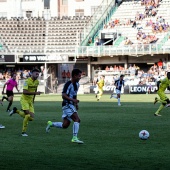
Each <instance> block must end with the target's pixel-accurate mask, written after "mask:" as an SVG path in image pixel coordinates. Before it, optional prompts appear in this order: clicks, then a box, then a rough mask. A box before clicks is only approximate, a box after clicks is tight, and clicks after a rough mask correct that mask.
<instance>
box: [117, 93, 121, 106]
mask: <svg viewBox="0 0 170 170" xmlns="http://www.w3.org/2000/svg"><path fill="white" fill-rule="evenodd" d="M117 101H118V106H121V103H120V92H119V93H118V94H117Z"/></svg>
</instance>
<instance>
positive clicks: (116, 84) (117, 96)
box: [110, 75, 124, 106]
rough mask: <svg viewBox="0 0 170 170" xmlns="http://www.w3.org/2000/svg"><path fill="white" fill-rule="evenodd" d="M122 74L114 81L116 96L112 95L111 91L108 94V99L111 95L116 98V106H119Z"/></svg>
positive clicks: (122, 84) (122, 82) (122, 85)
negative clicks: (109, 94)
mask: <svg viewBox="0 0 170 170" xmlns="http://www.w3.org/2000/svg"><path fill="white" fill-rule="evenodd" d="M123 78H124V75H121V76H120V78H119V79H118V80H116V81H115V84H114V85H115V86H116V94H117V95H116V96H114V95H113V93H112V94H111V96H110V99H111V98H112V97H114V98H116V99H117V100H118V106H121V103H120V94H121V90H122V87H124V80H123Z"/></svg>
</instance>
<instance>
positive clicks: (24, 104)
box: [9, 100, 34, 118]
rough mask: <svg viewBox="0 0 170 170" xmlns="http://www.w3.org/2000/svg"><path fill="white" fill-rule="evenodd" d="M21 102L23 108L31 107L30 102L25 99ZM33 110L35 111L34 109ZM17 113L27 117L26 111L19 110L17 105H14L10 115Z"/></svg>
mask: <svg viewBox="0 0 170 170" xmlns="http://www.w3.org/2000/svg"><path fill="white" fill-rule="evenodd" d="M20 103H21V107H22V110H29V108H30V104H29V102H27V101H25V100H21V101H20ZM32 112H34V110H33V111H32ZM15 113H18V114H19V115H20V116H21V117H23V118H25V113H24V111H21V110H18V109H17V108H16V107H13V109H12V110H11V111H10V112H9V116H12V115H13V114H15Z"/></svg>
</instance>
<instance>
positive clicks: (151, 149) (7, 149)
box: [0, 94, 170, 170]
mask: <svg viewBox="0 0 170 170" xmlns="http://www.w3.org/2000/svg"><path fill="white" fill-rule="evenodd" d="M168 96H169V97H170V95H168ZM155 97H156V94H151V95H146V94H142V95H122V96H121V104H122V106H118V105H117V100H116V99H110V95H103V96H102V98H101V100H100V101H99V102H97V101H96V98H95V95H91V94H89V95H88V94H87V95H78V99H79V100H80V103H79V111H78V112H79V116H80V118H81V124H80V129H79V134H78V137H79V138H80V140H83V141H84V144H81V145H80V144H75V143H71V138H72V124H71V126H70V127H69V128H68V129H57V128H54V127H53V128H51V131H50V132H49V133H46V132H45V128H46V124H47V121H48V120H51V121H61V112H62V110H61V101H62V99H61V95H41V96H37V97H36V99H35V105H34V106H35V119H34V121H33V122H29V125H28V130H27V133H28V135H29V136H28V137H22V136H21V129H22V121H23V118H21V117H20V116H19V115H18V114H14V115H12V117H9V115H8V113H6V112H5V111H6V107H7V104H8V103H7V102H4V106H0V109H1V111H0V113H1V115H0V123H1V124H3V125H4V126H6V128H5V129H0V148H1V149H0V154H1V156H0V169H3V170H51V169H56V170H57V169H63V170H64V169H66V170H73V169H77V170H94V169H99V170H119V169H121V170H126V169H127V170H132V169H134V170H154V169H160V170H169V169H170V160H169V158H170V108H164V109H163V110H162V112H161V115H162V117H155V116H154V115H153V114H154V112H155V111H156V110H157V109H158V107H159V105H160V103H156V104H155V105H154V104H153V101H154V98H155ZM19 99H20V96H15V97H14V103H13V106H16V107H17V108H18V109H20V103H19ZM144 129H145V130H148V131H149V133H150V138H149V139H148V140H146V141H143V140H141V139H139V136H138V134H139V132H140V131H141V130H144Z"/></svg>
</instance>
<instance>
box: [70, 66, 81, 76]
mask: <svg viewBox="0 0 170 170" xmlns="http://www.w3.org/2000/svg"><path fill="white" fill-rule="evenodd" d="M79 73H82V71H81V70H79V69H77V68H75V69H73V70H72V73H71V76H72V77H73V76H75V75H78V74H79Z"/></svg>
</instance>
